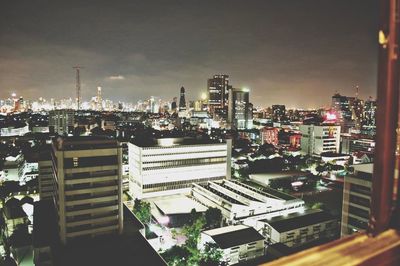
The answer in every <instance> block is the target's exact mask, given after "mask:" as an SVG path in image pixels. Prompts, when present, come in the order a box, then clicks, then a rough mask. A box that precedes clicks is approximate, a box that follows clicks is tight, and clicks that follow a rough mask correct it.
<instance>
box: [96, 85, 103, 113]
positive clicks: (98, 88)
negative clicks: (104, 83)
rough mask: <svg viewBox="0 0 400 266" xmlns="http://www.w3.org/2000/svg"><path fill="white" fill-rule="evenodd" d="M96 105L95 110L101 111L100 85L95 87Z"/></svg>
mask: <svg viewBox="0 0 400 266" xmlns="http://www.w3.org/2000/svg"><path fill="white" fill-rule="evenodd" d="M96 105H97V106H96V109H97V111H103V98H102V96H101V87H97V98H96Z"/></svg>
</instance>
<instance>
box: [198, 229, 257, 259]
mask: <svg viewBox="0 0 400 266" xmlns="http://www.w3.org/2000/svg"><path fill="white" fill-rule="evenodd" d="M207 243H212V244H216V245H217V246H218V247H219V248H220V249H221V250H222V259H221V260H222V261H223V262H225V263H226V264H227V265H233V264H237V263H240V262H246V261H249V260H251V259H255V258H258V257H261V256H264V253H265V244H264V237H263V236H262V235H261V234H260V233H259V232H257V231H256V230H255V229H254V228H253V227H250V226H246V225H231V226H225V227H221V228H217V229H211V230H206V231H203V232H201V235H200V240H199V244H198V247H199V249H200V250H204V248H205V246H206V244H207Z"/></svg>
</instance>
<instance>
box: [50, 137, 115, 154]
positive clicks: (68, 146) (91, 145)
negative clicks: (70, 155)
mask: <svg viewBox="0 0 400 266" xmlns="http://www.w3.org/2000/svg"><path fill="white" fill-rule="evenodd" d="M53 146H54V147H55V148H56V149H57V150H63V151H68V150H91V149H105V148H117V147H119V144H118V141H116V140H114V139H111V138H109V137H107V136H79V137H58V138H55V139H53Z"/></svg>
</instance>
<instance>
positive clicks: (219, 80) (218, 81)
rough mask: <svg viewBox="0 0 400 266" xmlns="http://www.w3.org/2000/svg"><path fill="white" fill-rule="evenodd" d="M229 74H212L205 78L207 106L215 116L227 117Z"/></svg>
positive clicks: (224, 118)
mask: <svg viewBox="0 0 400 266" xmlns="http://www.w3.org/2000/svg"><path fill="white" fill-rule="evenodd" d="M231 87H232V86H230V85H229V76H228V75H224V74H218V75H214V76H213V78H211V79H208V80H207V89H208V108H209V109H210V112H211V114H212V115H213V116H214V117H215V118H220V119H223V120H226V119H227V116H228V114H227V112H228V95H229V89H230V88H231Z"/></svg>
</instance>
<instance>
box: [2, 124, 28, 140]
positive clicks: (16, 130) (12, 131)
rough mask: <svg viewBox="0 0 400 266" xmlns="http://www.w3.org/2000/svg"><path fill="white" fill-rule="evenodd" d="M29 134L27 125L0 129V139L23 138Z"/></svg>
mask: <svg viewBox="0 0 400 266" xmlns="http://www.w3.org/2000/svg"><path fill="white" fill-rule="evenodd" d="M28 132H29V126H28V124H25V125H24V126H21V127H12V126H10V127H3V128H1V129H0V136H2V137H12V136H23V135H25V134H26V133H28Z"/></svg>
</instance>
